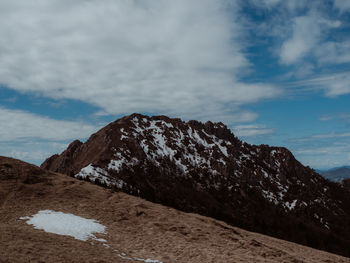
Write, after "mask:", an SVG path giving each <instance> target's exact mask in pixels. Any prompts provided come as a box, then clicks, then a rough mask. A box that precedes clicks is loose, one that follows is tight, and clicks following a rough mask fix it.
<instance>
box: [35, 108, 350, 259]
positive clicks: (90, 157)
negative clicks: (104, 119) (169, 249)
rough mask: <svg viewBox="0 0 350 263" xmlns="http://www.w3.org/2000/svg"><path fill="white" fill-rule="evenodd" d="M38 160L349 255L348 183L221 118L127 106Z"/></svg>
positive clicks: (152, 198)
mask: <svg viewBox="0 0 350 263" xmlns="http://www.w3.org/2000/svg"><path fill="white" fill-rule="evenodd" d="M41 167H42V168H44V169H48V170H51V171H55V172H60V173H65V174H69V175H71V176H74V177H76V178H80V179H85V180H89V181H92V182H95V183H97V184H102V185H104V186H107V187H112V188H117V189H119V190H121V191H123V192H126V193H129V194H133V195H136V196H140V197H142V198H145V199H147V200H149V201H152V202H157V203H161V204H164V205H168V206H171V207H174V208H177V209H181V210H183V211H185V212H194V213H199V214H202V215H207V216H211V217H213V218H216V219H221V220H224V221H226V222H228V223H230V224H233V225H236V226H240V227H244V228H246V229H248V230H253V231H257V232H261V233H264V234H268V235H272V236H276V237H279V238H283V239H287V240H290V241H294V242H298V243H301V244H305V245H308V246H312V247H315V248H319V249H323V250H328V251H331V252H334V253H338V254H342V255H347V256H350V252H349V250H348V248H349V247H350V192H349V190H348V189H347V188H344V187H342V186H341V185H338V184H335V183H331V182H329V181H327V180H325V179H324V178H323V177H321V176H320V175H319V174H317V173H316V172H315V171H314V170H312V169H311V168H309V167H305V166H303V165H302V164H301V163H299V162H298V161H297V160H296V159H295V158H294V156H293V155H292V154H291V152H290V151H288V150H287V149H285V148H281V147H269V146H267V145H260V146H255V145H249V144H247V143H244V142H242V141H240V140H239V139H238V138H237V137H236V136H234V134H233V133H232V132H231V131H230V130H229V129H228V128H227V127H226V126H225V125H224V124H223V123H212V122H206V123H201V122H198V121H188V122H183V121H181V120H180V119H171V118H168V117H166V116H154V117H148V116H144V115H141V114H132V115H130V116H126V117H124V118H121V119H119V120H116V121H115V122H113V123H111V124H109V125H107V126H106V127H104V128H103V129H101V130H100V131H98V132H97V133H95V134H93V135H92V136H91V137H90V138H89V139H88V140H87V141H86V142H85V143H82V142H80V141H74V142H72V143H71V144H70V145H69V147H68V148H67V149H66V150H65V151H64V152H63V153H61V154H60V155H53V156H52V157H50V158H48V159H47V160H46V161H45V162H44V163H43V164H42V165H41Z"/></svg>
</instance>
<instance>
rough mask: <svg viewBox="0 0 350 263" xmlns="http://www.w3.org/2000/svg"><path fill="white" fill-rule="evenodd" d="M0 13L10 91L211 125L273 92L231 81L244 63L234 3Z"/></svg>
mask: <svg viewBox="0 0 350 263" xmlns="http://www.w3.org/2000/svg"><path fill="white" fill-rule="evenodd" d="M0 10H1V11H0V34H1V36H2V37H1V40H0V81H1V82H2V84H3V85H6V86H7V87H9V88H11V89H16V90H18V91H22V92H23V91H24V92H37V93H39V94H41V95H44V96H48V97H52V98H71V99H79V100H83V101H85V102H88V103H91V104H93V105H96V106H99V107H101V108H102V109H103V111H104V112H106V113H107V114H123V113H131V112H135V111H138V112H157V113H163V114H168V115H177V116H180V117H185V118H193V117H196V118H199V119H205V118H207V119H208V118H214V120H215V119H220V116H221V115H225V114H226V115H227V112H231V113H232V112H233V113H234V112H240V105H242V104H244V103H250V102H255V101H257V100H261V99H264V98H271V97H274V96H276V95H277V94H278V91H277V90H276V89H275V88H274V87H272V86H268V85H260V84H253V85H247V84H243V83H241V82H239V81H238V79H237V75H239V74H240V73H242V72H243V71H244V69H246V68H247V67H248V66H249V62H248V61H247V59H246V58H245V56H244V54H243V48H244V43H243V41H242V34H243V32H242V31H243V30H242V28H241V26H240V24H239V23H238V22H237V20H238V18H239V16H238V15H237V12H238V10H239V8H238V7H237V6H236V4H235V1H233V2H232V3H229V2H226V1H210V0H201V1H199V0H198V1H185V0H179V1H155V0H151V1H144V2H142V1H112V0H107V1H92V0H91V1H88V0H80V1H74V2H71V1H62V0H54V1H49V2H48V1H45V0H39V1H35V3H34V2H28V1H12V2H4V1H0ZM228 10H229V11H228ZM228 108H229V109H230V110H227V109H228ZM208 112H210V114H208ZM208 115H211V116H208ZM249 120H250V119H249ZM230 121H234V118H232V119H231V120H230Z"/></svg>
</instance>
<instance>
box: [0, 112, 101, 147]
mask: <svg viewBox="0 0 350 263" xmlns="http://www.w3.org/2000/svg"><path fill="white" fill-rule="evenodd" d="M0 123H1V128H0V142H13V141H15V140H17V141H19V140H22V139H28V138H32V139H34V138H36V139H42V140H73V139H77V138H86V137H88V136H90V134H91V133H93V132H95V131H97V129H98V128H97V127H95V126H92V125H89V124H85V123H82V122H73V121H60V120H54V119H50V118H47V117H43V116H39V115H35V114H31V113H27V112H24V111H19V110H9V109H4V108H1V107H0Z"/></svg>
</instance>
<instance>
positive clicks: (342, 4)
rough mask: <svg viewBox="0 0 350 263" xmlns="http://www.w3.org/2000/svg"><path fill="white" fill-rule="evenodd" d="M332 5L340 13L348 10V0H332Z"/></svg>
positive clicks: (349, 4)
mask: <svg viewBox="0 0 350 263" xmlns="http://www.w3.org/2000/svg"><path fill="white" fill-rule="evenodd" d="M334 7H335V8H336V9H338V10H339V11H340V12H341V13H343V12H348V11H350V1H348V0H334Z"/></svg>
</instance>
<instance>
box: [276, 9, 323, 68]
mask: <svg viewBox="0 0 350 263" xmlns="http://www.w3.org/2000/svg"><path fill="white" fill-rule="evenodd" d="M320 35H321V28H320V23H319V21H318V18H317V17H315V16H301V17H296V18H295V20H294V23H293V32H292V36H291V37H290V38H289V39H287V40H286V41H285V42H284V43H283V44H282V47H281V52H280V59H281V62H282V63H284V64H293V63H295V62H298V61H299V60H300V59H301V58H303V57H304V56H305V55H306V54H307V53H308V52H309V51H310V50H312V48H313V47H314V46H315V45H316V44H317V42H318V40H319V37H320Z"/></svg>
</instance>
